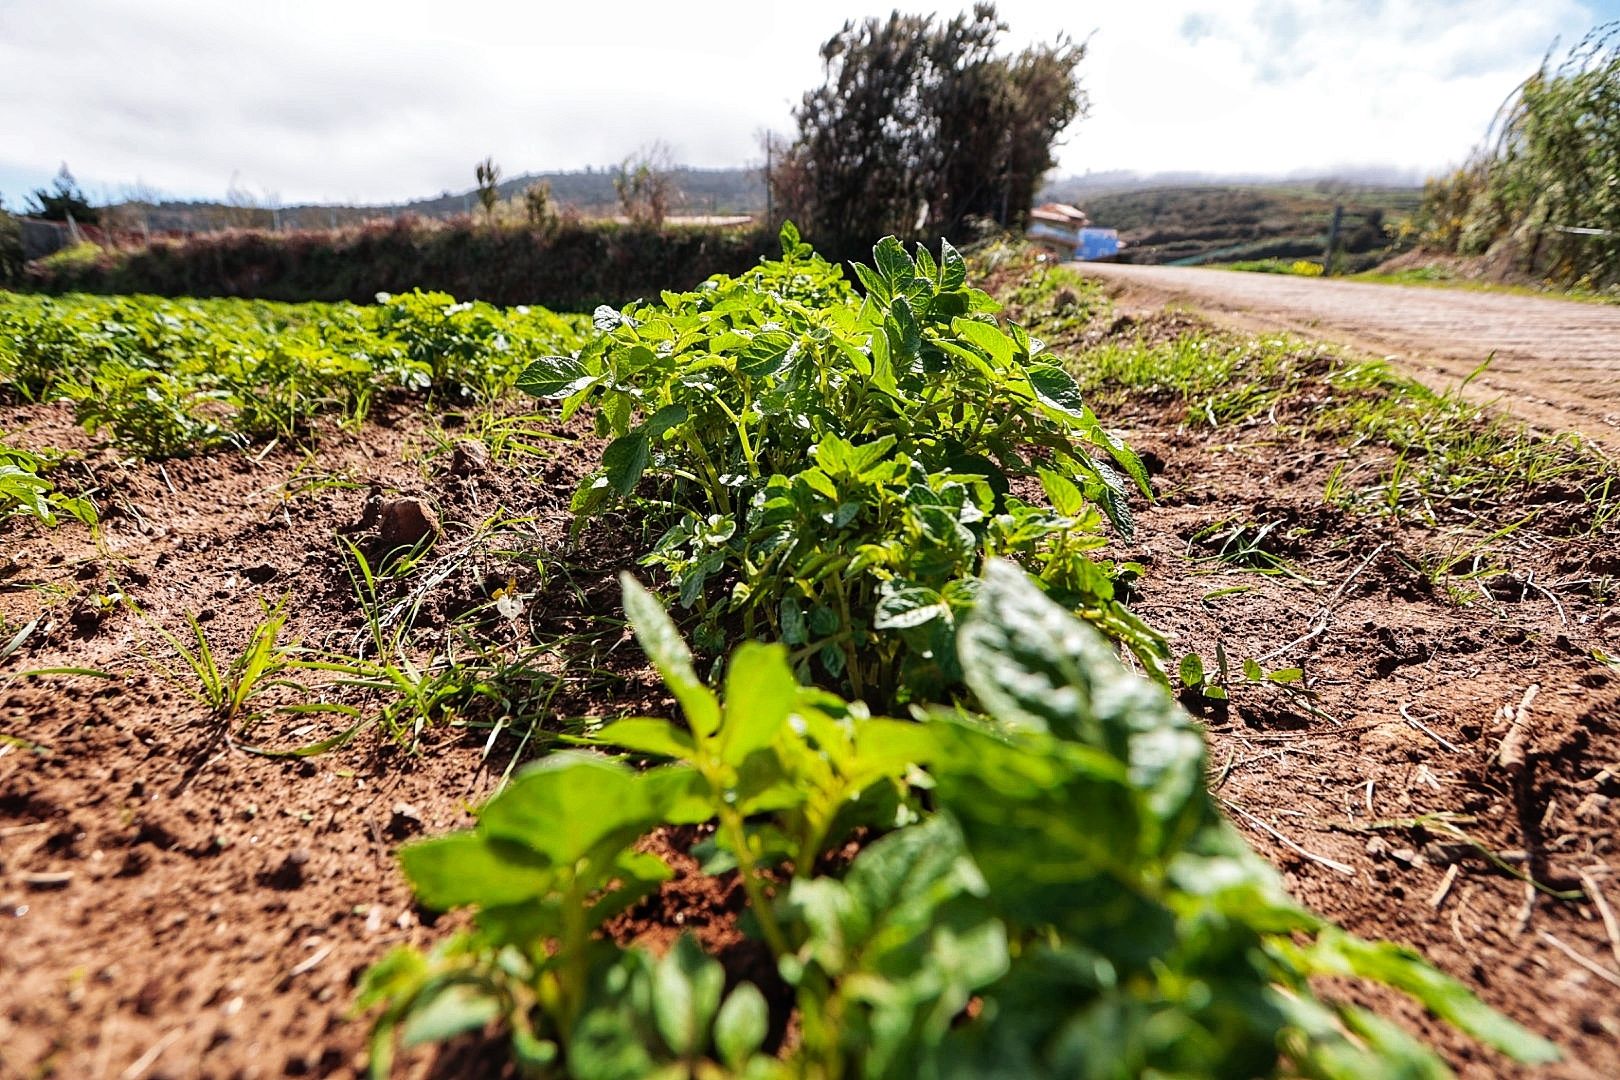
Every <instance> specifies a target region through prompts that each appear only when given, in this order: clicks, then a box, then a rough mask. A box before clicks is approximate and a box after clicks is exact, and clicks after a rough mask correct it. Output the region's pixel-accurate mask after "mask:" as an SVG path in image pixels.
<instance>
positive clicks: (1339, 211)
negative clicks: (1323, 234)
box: [1322, 203, 1344, 274]
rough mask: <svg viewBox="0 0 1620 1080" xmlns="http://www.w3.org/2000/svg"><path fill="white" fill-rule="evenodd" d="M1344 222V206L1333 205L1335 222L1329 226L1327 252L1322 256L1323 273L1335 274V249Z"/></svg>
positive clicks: (1339, 204)
mask: <svg viewBox="0 0 1620 1080" xmlns="http://www.w3.org/2000/svg"><path fill="white" fill-rule="evenodd" d="M1343 220H1344V204H1343V203H1334V204H1333V222H1332V224H1330V225H1329V226H1328V235H1327V252H1326V253H1325V254H1324V255H1323V256H1322V273H1323V274H1332V273H1333V249H1334V248H1335V247H1337V246H1338V244H1339V224H1340V223H1341V222H1342V221H1343Z"/></svg>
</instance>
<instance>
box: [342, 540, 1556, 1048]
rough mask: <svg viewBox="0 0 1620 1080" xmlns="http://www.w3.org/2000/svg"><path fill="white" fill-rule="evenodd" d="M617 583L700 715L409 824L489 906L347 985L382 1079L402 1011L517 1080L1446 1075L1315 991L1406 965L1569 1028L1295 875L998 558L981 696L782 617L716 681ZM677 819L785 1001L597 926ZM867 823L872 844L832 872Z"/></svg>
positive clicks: (1166, 731)
mask: <svg viewBox="0 0 1620 1080" xmlns="http://www.w3.org/2000/svg"><path fill="white" fill-rule="evenodd" d="M625 591H626V595H625V606H626V611H627V614H628V615H629V616H630V620H631V622H632V624H633V626H634V628H635V630H636V634H637V636H638V638H639V640H640V642H641V644H642V646H643V648H645V649H646V650H647V652H648V654H649V655H650V656H651V658H652V659H653V661H654V663H655V664H656V665H657V667H658V669H659V672H660V673H661V674H662V675H663V677H664V679H665V681H666V684H667V685H668V686H669V688H670V690H671V691H672V692H673V693H674V695H675V697H676V698H677V700H678V701H679V702H680V704H681V707H682V710H683V711H684V713H685V718H686V723H685V725H684V726H681V725H677V724H674V723H671V722H669V721H665V720H658V719H641V720H626V721H621V722H619V723H617V724H614V725H611V726H610V727H608V728H607V729H605V730H604V731H602V732H601V735H600V741H601V742H602V743H604V744H618V745H621V746H624V747H626V748H628V749H630V750H633V751H634V753H635V754H636V756H638V757H654V758H659V759H667V760H669V761H670V762H671V763H670V764H664V765H659V766H657V767H655V768H650V769H647V770H645V771H643V772H634V771H632V770H630V769H629V768H627V767H625V766H624V765H622V764H618V763H616V762H614V761H613V760H611V759H609V758H605V757H601V756H597V755H591V754H585V753H569V754H560V755H553V756H552V757H550V758H548V759H546V760H544V761H541V762H540V763H538V764H536V765H534V766H532V767H531V768H530V769H529V770H528V771H526V772H524V773H522V774H521V775H519V776H518V777H517V778H516V779H515V780H514V781H513V782H512V783H511V784H510V785H509V786H508V787H507V788H506V789H505V790H503V791H502V792H501V793H500V794H498V795H497V796H496V797H495V798H494V799H492V800H491V801H490V802H489V803H488V804H487V805H486V806H485V807H484V808H483V809H482V810H481V811H480V813H479V820H478V825H477V827H476V828H475V829H473V830H470V831H466V832H461V833H455V834H452V835H450V836H446V837H441V838H437V839H432V840H425V841H420V842H418V843H415V844H411V845H408V846H407V847H405V848H404V849H403V850H402V852H401V860H402V862H403V865H404V868H405V871H406V874H407V876H408V877H409V878H410V880H411V883H412V885H413V887H414V888H415V889H416V892H417V895H418V898H419V899H420V900H421V901H422V902H423V903H424V904H426V905H428V906H430V907H434V908H452V907H468V908H472V909H473V910H474V913H475V920H476V921H475V924H474V927H473V928H472V929H471V930H469V931H466V932H463V933H461V934H459V935H457V936H455V937H453V938H452V939H450V940H449V941H447V942H446V943H445V944H443V945H441V946H440V947H439V948H438V949H437V950H435V951H434V952H433V953H432V954H430V955H423V954H421V953H419V952H416V951H414V950H411V949H402V950H398V951H396V952H395V953H393V954H392V955H390V956H389V957H387V958H386V959H384V960H383V961H381V962H380V963H379V964H378V965H376V966H375V967H374V968H373V969H372V970H371V971H370V972H369V973H368V974H367V976H366V977H365V979H364V980H363V984H362V995H361V1000H362V1003H363V1004H364V1005H366V1006H367V1007H370V1008H373V1009H375V1010H376V1011H377V1016H378V1019H377V1022H376V1028H375V1038H374V1057H373V1069H374V1072H375V1073H376V1074H377V1075H380V1076H381V1075H387V1073H388V1072H389V1069H390V1066H391V1061H392V1053H393V1048H394V1046H395V1042H396V1039H400V1038H402V1039H403V1041H404V1042H406V1043H411V1044H419V1043H425V1042H434V1041H439V1040H442V1039H446V1038H450V1037H452V1036H454V1035H456V1034H458V1033H464V1032H468V1031H473V1030H484V1029H486V1028H488V1027H490V1026H491V1025H494V1026H495V1027H496V1028H498V1029H499V1030H501V1031H503V1032H505V1033H506V1034H507V1035H508V1036H509V1037H510V1039H511V1048H512V1055H513V1058H514V1060H515V1061H516V1062H517V1063H518V1065H519V1067H520V1069H522V1070H523V1071H525V1072H527V1073H528V1074H531V1075H548V1076H573V1077H581V1078H593V1080H595V1078H618V1077H624V1078H630V1077H643V1076H669V1077H677V1076H723V1075H738V1076H751V1077H787V1076H813V1077H837V1076H864V1077H970V1076H987V1075H1006V1076H1027V1077H1045V1076H1051V1077H1058V1076H1062V1077H1099V1078H1100V1077H1118V1076H1139V1075H1175V1076H1187V1077H1198V1076H1207V1077H1226V1076H1265V1075H1273V1074H1297V1075H1307V1076H1321V1077H1345V1078H1350V1077H1365V1076H1396V1075H1400V1076H1443V1075H1445V1073H1446V1070H1445V1067H1444V1066H1443V1065H1442V1064H1441V1062H1440V1061H1439V1059H1438V1058H1436V1057H1435V1056H1434V1055H1433V1053H1432V1052H1431V1051H1430V1050H1429V1049H1428V1048H1426V1047H1425V1046H1423V1045H1422V1044H1421V1043H1419V1042H1417V1041H1416V1040H1414V1039H1413V1038H1412V1037H1411V1036H1409V1035H1407V1034H1406V1033H1405V1032H1404V1031H1403V1030H1401V1029H1400V1028H1398V1027H1396V1026H1395V1025H1393V1024H1390V1023H1388V1022H1387V1021H1384V1020H1381V1019H1379V1018H1378V1017H1376V1016H1375V1015H1373V1014H1372V1013H1370V1012H1368V1011H1367V1010H1365V1009H1363V1008H1361V1007H1359V1006H1355V1005H1351V1004H1347V1003H1344V1002H1339V1001H1334V1000H1332V999H1328V998H1324V997H1321V996H1319V995H1318V994H1317V993H1316V992H1315V990H1314V989H1313V987H1312V986H1311V984H1310V981H1309V980H1310V979H1311V978H1312V977H1313V976H1319V975H1334V976H1349V977H1354V978H1361V979H1368V980H1372V981H1375V982H1382V983H1385V984H1387V985H1390V986H1392V987H1395V988H1397V989H1399V990H1402V991H1405V992H1406V993H1408V994H1411V995H1412V996H1413V997H1415V998H1416V999H1417V1000H1418V1001H1420V1002H1421V1003H1422V1004H1423V1005H1424V1006H1426V1007H1427V1008H1428V1009H1430V1010H1431V1011H1432V1012H1434V1013H1435V1014H1436V1015H1438V1016H1440V1017H1442V1018H1444V1019H1445V1020H1447V1021H1449V1022H1450V1023H1452V1024H1454V1025H1456V1026H1457V1027H1458V1028H1460V1029H1461V1030H1463V1031H1465V1032H1467V1033H1469V1034H1471V1035H1473V1036H1475V1037H1477V1038H1479V1039H1481V1040H1483V1041H1485V1042H1487V1043H1490V1044H1491V1045H1493V1046H1496V1047H1497V1048H1499V1049H1501V1050H1503V1051H1504V1052H1506V1053H1508V1054H1510V1055H1511V1056H1514V1057H1515V1058H1518V1059H1519V1060H1523V1061H1529V1062H1539V1061H1548V1060H1552V1059H1554V1058H1555V1057H1556V1056H1557V1052H1556V1050H1555V1049H1554V1048H1553V1047H1552V1046H1551V1045H1550V1044H1548V1043H1546V1042H1545V1041H1544V1040H1542V1039H1540V1038H1539V1037H1537V1036H1535V1035H1533V1034H1531V1033H1529V1032H1527V1031H1525V1030H1524V1029H1522V1028H1520V1027H1518V1026H1517V1025H1515V1024H1513V1023H1512V1022H1511V1021H1509V1020H1507V1019H1506V1018H1504V1017H1502V1016H1500V1015H1498V1014H1496V1013H1494V1012H1493V1011H1491V1010H1490V1009H1488V1008H1486V1007H1485V1006H1484V1005H1482V1004H1481V1003H1480V1002H1479V1001H1478V1000H1477V999H1475V998H1474V997H1473V996H1472V995H1471V994H1470V993H1469V992H1468V991H1467V989H1466V988H1464V987H1463V986H1462V985H1461V984H1460V983H1457V982H1455V981H1454V980H1452V979H1450V978H1448V977H1447V976H1444V975H1442V974H1440V973H1439V972H1437V971H1435V970H1434V969H1432V968H1430V967H1429V966H1428V965H1427V964H1425V963H1424V962H1423V961H1422V960H1421V959H1420V958H1419V957H1417V956H1416V955H1415V954H1413V953H1411V952H1409V951H1407V950H1405V949H1402V948H1400V947H1398V946H1394V945H1390V944H1385V943H1378V942H1368V941H1363V940H1360V939H1357V938H1354V937H1352V936H1350V935H1348V934H1346V933H1344V932H1343V931H1341V930H1339V929H1337V928H1336V927H1334V926H1332V925H1331V924H1329V923H1327V922H1325V921H1324V920H1322V919H1319V918H1317V917H1316V916H1314V915H1312V914H1310V913H1309V912H1307V911H1305V910H1303V909H1302V908H1300V907H1299V906H1298V905H1297V904H1295V903H1293V902H1292V901H1291V900H1290V899H1289V898H1288V897H1287V896H1286V895H1285V894H1284V892H1283V890H1282V888H1281V885H1280V882H1279V880H1278V878H1277V876H1276V874H1275V872H1274V871H1273V870H1272V869H1271V868H1270V867H1269V865H1268V864H1266V862H1265V861H1264V860H1263V859H1261V858H1260V857H1259V856H1258V855H1257V854H1256V853H1255V852H1254V851H1253V850H1251V849H1250V848H1249V847H1248V845H1247V844H1246V843H1245V841H1244V840H1243V839H1242V837H1241V836H1240V835H1239V834H1238V833H1237V832H1236V830H1235V829H1234V828H1233V827H1232V826H1231V825H1230V824H1229V823H1228V822H1227V821H1226V820H1225V819H1224V818H1223V817H1222V816H1221V814H1220V812H1219V810H1218V808H1217V806H1216V803H1215V801H1214V799H1213V797H1212V796H1211V795H1210V794H1209V792H1208V790H1207V788H1206V786H1205V768H1206V765H1207V762H1206V756H1205V750H1204V744H1203V739H1202V737H1201V736H1200V733H1199V731H1198V729H1197V727H1196V726H1195V725H1194V723H1193V721H1192V720H1191V719H1190V718H1189V717H1188V716H1187V715H1186V714H1185V713H1183V712H1182V711H1181V710H1180V709H1179V708H1178V707H1177V706H1176V704H1175V703H1174V701H1173V700H1172V698H1171V697H1170V694H1169V691H1168V690H1167V689H1166V688H1164V687H1162V686H1160V685H1157V684H1155V683H1153V682H1150V681H1148V680H1145V679H1142V678H1140V677H1138V676H1136V675H1134V674H1132V673H1130V672H1129V671H1127V670H1126V669H1125V668H1124V667H1123V666H1122V665H1121V664H1120V663H1119V661H1118V659H1117V658H1116V656H1115V654H1114V649H1113V646H1112V645H1110V644H1109V643H1108V642H1107V641H1106V640H1105V639H1104V638H1102V637H1101V636H1100V635H1099V634H1098V633H1097V632H1096V631H1095V630H1093V629H1092V628H1091V627H1090V626H1089V625H1088V624H1087V623H1086V622H1084V621H1083V620H1080V619H1078V618H1076V617H1074V616H1073V615H1072V614H1070V613H1069V612H1068V611H1066V610H1064V608H1063V607H1062V606H1060V605H1059V604H1057V603H1056V602H1055V601H1053V600H1052V599H1051V598H1050V597H1048V596H1047V595H1046V594H1045V592H1044V591H1043V590H1042V589H1041V588H1040V587H1039V586H1038V585H1037V584H1036V583H1035V582H1034V581H1033V579H1031V578H1030V577H1029V576H1028V575H1026V574H1025V573H1024V572H1022V571H1020V570H1018V569H1017V568H1015V567H1014V566H1012V565H1011V564H1010V563H1007V562H1004V561H994V562H992V563H990V565H989V567H988V571H987V573H986V575H985V576H984V578H983V579H982V580H981V582H980V584H979V590H978V602H977V603H976V604H975V605H974V607H973V610H972V611H970V612H969V613H968V614H967V615H966V617H965V618H964V621H963V624H962V629H961V632H960V633H959V634H958V636H957V646H958V650H959V654H960V655H959V660H960V663H961V665H962V670H963V673H964V676H965V678H966V680H967V682H968V684H969V686H971V687H972V689H973V692H974V693H975V694H976V695H977V698H978V700H979V701H980V702H981V703H982V704H983V706H984V710H985V712H984V715H977V714H970V713H966V712H964V711H961V710H956V711H950V712H945V711H938V712H935V713H933V714H931V715H928V716H927V718H926V719H924V720H922V721H919V722H911V721H904V722H902V721H893V720H882V719H874V718H868V717H866V716H865V715H864V712H863V710H861V709H860V708H859V707H858V706H854V705H849V704H846V703H844V702H843V701H841V700H840V699H838V698H837V697H835V696H834V695H831V694H829V693H826V692H824V691H819V690H814V689H810V688H806V687H803V686H801V685H800V684H799V683H798V682H797V680H796V679H795V678H794V677H793V674H792V672H791V670H790V668H789V666H788V662H787V656H786V653H785V651H784V649H783V648H782V647H781V646H779V645H762V644H758V643H750V644H745V645H743V646H742V647H740V648H739V649H738V650H737V651H736V652H735V653H734V654H733V655H732V658H731V662H730V665H729V668H728V670H727V673H726V679H725V687H724V693H723V695H717V694H715V693H714V692H713V691H711V690H710V689H709V688H708V687H707V686H705V685H704V683H703V682H702V681H701V680H700V679H699V678H698V676H697V673H696V671H695V670H694V668H693V666H692V659H691V654H690V652H689V651H688V650H687V648H686V646H685V644H684V643H683V642H682V641H681V639H680V637H679V635H678V633H677V631H676V630H675V627H674V625H673V623H671V622H670V620H669V618H668V616H667V615H665V613H664V612H663V610H662V609H661V608H660V606H659V605H658V604H657V602H656V601H655V600H653V599H652V598H651V597H650V595H648V594H646V593H645V592H643V591H641V590H640V589H639V587H637V586H636V585H635V584H634V583H633V582H632V581H630V580H629V579H628V578H627V579H626V583H625ZM696 822H710V823H712V824H713V826H714V828H715V830H716V836H717V837H718V838H719V841H720V844H721V846H722V847H723V848H724V849H725V850H726V851H727V852H729V853H730V854H731V855H732V860H731V862H730V865H731V866H733V867H734V869H730V870H725V871H723V872H724V873H726V874H728V875H729V874H735V875H736V876H737V877H738V878H739V879H740V880H741V884H742V887H743V889H744V891H745V892H746V895H747V898H748V912H747V917H746V918H745V920H744V926H745V927H746V926H751V927H753V928H754V932H755V933H756V934H757V936H758V937H759V938H760V939H761V940H762V941H763V942H764V943H765V945H766V947H767V948H768V949H769V950H770V953H771V955H772V956H773V957H774V959H775V964H776V973H777V976H778V978H779V980H780V982H781V984H782V986H783V987H785V988H786V992H787V996H788V999H790V1000H789V1001H783V1000H782V998H781V996H780V995H778V996H777V998H776V1001H777V1004H776V1005H775V1006H774V1009H775V1010H776V1011H775V1012H774V1013H773V1012H772V1009H773V1006H772V1005H771V1004H770V1002H771V1001H772V996H771V994H770V993H767V990H770V989H773V988H767V987H758V986H755V985H753V984H752V983H749V982H746V981H736V980H728V977H727V976H726V974H725V972H724V970H723V969H722V968H721V966H720V965H719V963H718V961H716V960H714V959H713V958H711V957H708V956H706V955H704V954H703V952H702V950H701V949H700V948H698V946H697V944H696V943H695V942H694V941H692V940H691V939H683V940H681V941H680V942H679V943H677V944H676V945H675V946H674V947H673V948H672V949H670V950H669V951H668V952H667V953H666V954H665V955H663V956H662V957H655V956H653V955H652V954H650V953H648V952H647V951H645V950H643V949H641V948H637V947H631V948H622V947H619V946H617V945H614V944H612V943H611V942H610V941H608V940H606V939H605V938H604V936H603V935H602V933H601V927H602V924H603V922H604V921H605V920H606V919H607V918H608V917H610V916H611V915H613V914H616V913H618V912H620V911H623V910H625V909H626V908H627V907H629V906H631V905H633V904H634V903H635V902H636V900H637V899H639V898H640V897H641V896H643V895H645V894H646V893H648V892H649V891H651V890H652V889H654V888H656V887H657V885H658V883H659V882H660V881H662V880H664V879H666V878H667V877H668V876H669V875H670V871H669V869H668V867H667V866H665V865H664V864H663V863H662V862H661V861H660V860H659V859H658V858H657V857H655V856H653V855H650V854H648V853H646V852H645V851H644V850H641V849H640V848H638V847H637V840H638V838H640V837H642V836H644V835H645V834H646V833H648V832H649V831H651V830H652V829H654V828H657V827H658V826H660V825H670V824H691V823H696ZM856 824H861V825H864V826H865V827H866V829H867V830H868V831H869V834H870V835H878V838H877V839H876V840H872V841H869V842H867V843H865V844H864V845H863V847H862V849H861V851H860V853H859V854H858V855H857V856H856V857H855V859H854V860H853V861H852V862H851V863H850V864H849V865H848V867H847V869H844V870H842V871H841V872H825V871H824V870H818V867H819V866H821V865H822V864H819V863H818V862H817V860H816V855H817V854H818V853H819V852H821V851H824V850H826V849H827V848H828V847H829V846H831V845H832V844H835V843H839V842H841V841H842V840H843V839H844V838H845V837H846V836H847V835H848V834H849V830H850V829H851V828H852V827H853V826H854V825H856ZM879 834H881V835H879ZM728 981H730V982H732V983H733V985H731V988H730V990H729V993H727V992H725V990H726V986H727V984H728ZM970 1004H971V1008H970ZM784 1009H791V1010H792V1012H793V1013H794V1014H795V1015H796V1018H797V1023H798V1032H799V1037H798V1039H797V1040H796V1041H795V1042H793V1043H792V1044H791V1045H784V1044H782V1043H781V1042H780V1041H779V1039H780V1033H781V1032H782V1031H783V1030H784V1028H785V1026H786V1024H787V1021H788V1017H787V1016H786V1015H784V1013H783V1010H784ZM772 1033H776V1035H775V1037H773V1035H772Z"/></svg>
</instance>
